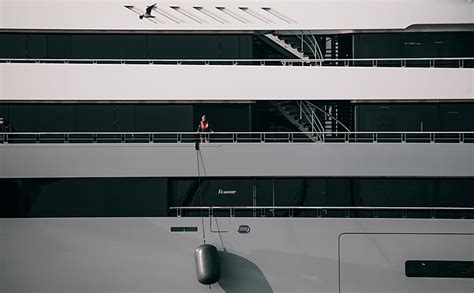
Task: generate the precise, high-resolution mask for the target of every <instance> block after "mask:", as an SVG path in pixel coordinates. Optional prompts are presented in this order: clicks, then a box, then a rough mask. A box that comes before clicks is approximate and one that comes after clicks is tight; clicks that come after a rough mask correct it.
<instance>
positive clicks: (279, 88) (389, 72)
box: [0, 63, 474, 101]
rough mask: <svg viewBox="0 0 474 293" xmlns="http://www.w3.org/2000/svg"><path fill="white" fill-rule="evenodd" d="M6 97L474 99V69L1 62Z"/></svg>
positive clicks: (0, 96) (2, 97) (0, 93)
mask: <svg viewBox="0 0 474 293" xmlns="http://www.w3.org/2000/svg"><path fill="white" fill-rule="evenodd" d="M0 85H2V87H1V88H0V101H1V100H14V101H24V100H59V101H60V100H129V101H133V100H291V99H295V100H301V99H306V100H397V99H404V100H414V99H415V100H419V99H434V100H443V99H472V98H473V97H474V92H473V87H474V69H458V68H436V69H432V68H380V67H379V68H377V67H370V68H360V67H316V66H314V67H309V66H308V67H301V66H232V65H229V66H227V65H131V64H127V65H121V64H18V63H11V64H0Z"/></svg>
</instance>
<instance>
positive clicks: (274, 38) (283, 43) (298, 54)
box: [263, 34, 309, 60]
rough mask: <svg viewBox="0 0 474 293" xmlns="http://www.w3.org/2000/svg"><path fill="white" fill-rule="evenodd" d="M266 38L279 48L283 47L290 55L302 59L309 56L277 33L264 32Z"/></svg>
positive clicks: (306, 58)
mask: <svg viewBox="0 0 474 293" xmlns="http://www.w3.org/2000/svg"><path fill="white" fill-rule="evenodd" d="M263 36H264V37H265V38H266V39H267V40H270V41H271V42H272V43H274V44H275V45H277V46H278V47H280V48H283V49H284V50H285V51H287V52H288V53H290V54H291V55H293V56H295V57H298V58H299V59H302V60H308V59H309V56H308V55H306V54H305V52H303V51H301V50H300V49H298V48H296V47H295V46H293V45H292V44H291V43H290V42H287V41H286V40H285V39H282V38H280V37H279V36H278V35H275V34H264V35H263Z"/></svg>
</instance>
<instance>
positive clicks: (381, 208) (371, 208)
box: [169, 206, 474, 211]
mask: <svg viewBox="0 0 474 293" xmlns="http://www.w3.org/2000/svg"><path fill="white" fill-rule="evenodd" d="M169 209H170V210H209V209H211V210H229V209H233V210H256V209H266V210H268V209H272V210H288V209H294V210H321V209H322V210H430V211H431V210H436V211H474V207H427V206H424V207H419V206H418V207H417V206H406V207H403V206H402V207H400V206H397V207H395V206H201V207H190V206H185V207H170V208H169Z"/></svg>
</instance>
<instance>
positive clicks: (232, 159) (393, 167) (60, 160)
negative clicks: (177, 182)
mask: <svg viewBox="0 0 474 293" xmlns="http://www.w3.org/2000/svg"><path fill="white" fill-rule="evenodd" d="M200 148H201V149H200V154H201V156H202V165H203V166H204V172H205V175H206V176H321V177H328V176H329V177H332V176H337V177H346V176H347V177H352V176H354V175H355V174H356V175H357V176H361V177H374V176H378V177H411V176H412V177H473V176H474V144H471V143H460V144H449V143H439V144H435V143H432V144H421V143H413V144H409V143H394V144H393V143H379V144H375V143H357V144H348V143H224V144H218V143H209V144H201V147H200ZM2 158H3V160H4V161H3V162H4V164H3V165H0V178H47V177H52V178H64V177H181V176H183V177H192V176H197V165H196V151H195V150H194V145H193V144H186V143H182V144H171V143H169V144H168V143H166V144H150V143H147V144H126V143H124V144H105V143H104V144H102V143H101V144H93V143H89V144H29V145H18V144H0V160H1V159H2Z"/></svg>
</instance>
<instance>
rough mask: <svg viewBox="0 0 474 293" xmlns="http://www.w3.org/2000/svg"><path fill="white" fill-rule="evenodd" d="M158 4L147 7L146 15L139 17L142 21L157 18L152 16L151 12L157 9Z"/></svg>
mask: <svg viewBox="0 0 474 293" xmlns="http://www.w3.org/2000/svg"><path fill="white" fill-rule="evenodd" d="M156 4H158V3H155V4H153V5H150V6H147V8H146V9H145V13H144V14H141V15H140V16H139V18H140V19H143V18H155V17H154V16H153V15H151V11H152V10H153V8H155V7H156Z"/></svg>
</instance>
